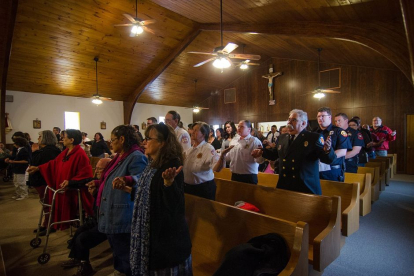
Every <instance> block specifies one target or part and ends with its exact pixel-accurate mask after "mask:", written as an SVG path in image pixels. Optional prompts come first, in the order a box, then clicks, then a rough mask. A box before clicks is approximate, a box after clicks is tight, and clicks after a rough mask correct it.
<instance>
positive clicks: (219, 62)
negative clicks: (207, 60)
mask: <svg viewBox="0 0 414 276" xmlns="http://www.w3.org/2000/svg"><path fill="white" fill-rule="evenodd" d="M213 66H214V67H216V68H219V69H223V68H229V67H230V66H231V63H230V61H229V60H228V59H227V58H225V57H221V58H217V59H216V60H215V61H214V62H213Z"/></svg>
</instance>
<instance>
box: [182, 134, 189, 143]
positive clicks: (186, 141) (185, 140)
mask: <svg viewBox="0 0 414 276" xmlns="http://www.w3.org/2000/svg"><path fill="white" fill-rule="evenodd" d="M188 142H189V141H188V137H186V136H184V137H183V138H181V143H183V144H188Z"/></svg>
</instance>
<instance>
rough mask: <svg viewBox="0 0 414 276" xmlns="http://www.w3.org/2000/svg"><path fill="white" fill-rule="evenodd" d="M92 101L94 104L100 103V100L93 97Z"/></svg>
mask: <svg viewBox="0 0 414 276" xmlns="http://www.w3.org/2000/svg"><path fill="white" fill-rule="evenodd" d="M92 103H93V104H96V105H100V104H102V100H100V99H97V98H95V99H93V100H92Z"/></svg>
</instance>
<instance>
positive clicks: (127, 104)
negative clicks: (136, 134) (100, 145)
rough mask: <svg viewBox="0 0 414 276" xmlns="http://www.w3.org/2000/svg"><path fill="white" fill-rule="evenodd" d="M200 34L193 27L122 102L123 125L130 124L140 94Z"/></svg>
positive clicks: (196, 28)
mask: <svg viewBox="0 0 414 276" xmlns="http://www.w3.org/2000/svg"><path fill="white" fill-rule="evenodd" d="M200 32H201V30H200V28H199V27H198V26H195V27H194V28H193V30H192V31H191V32H190V33H189V35H188V36H187V37H186V38H184V40H183V41H182V42H181V43H180V45H178V46H177V47H176V48H175V49H174V51H172V52H171V54H170V55H169V56H168V57H167V58H166V59H165V60H164V61H163V62H162V63H161V64H160V65H159V66H158V67H157V69H155V70H154V71H153V72H152V74H151V75H149V76H148V77H147V78H146V79H145V80H144V81H143V82H141V83H140V84H139V86H138V87H137V88H136V89H135V91H134V92H133V93H132V94H130V95H129V96H128V99H127V100H126V101H124V123H125V124H130V122H131V117H132V111H133V110H134V107H135V104H136V103H137V101H138V99H139V97H140V96H141V94H142V92H144V90H145V89H146V88H147V87H148V86H149V85H150V84H151V83H152V82H153V81H154V80H155V79H156V78H157V77H158V76H159V75H161V73H162V72H164V71H165V69H167V68H168V66H170V64H171V63H172V62H173V61H174V59H175V58H176V57H178V56H179V55H180V54H181V52H182V51H184V50H185V49H186V48H187V46H188V45H189V44H190V43H191V42H193V40H194V39H195V38H196V37H197V36H198V34H199V33H200Z"/></svg>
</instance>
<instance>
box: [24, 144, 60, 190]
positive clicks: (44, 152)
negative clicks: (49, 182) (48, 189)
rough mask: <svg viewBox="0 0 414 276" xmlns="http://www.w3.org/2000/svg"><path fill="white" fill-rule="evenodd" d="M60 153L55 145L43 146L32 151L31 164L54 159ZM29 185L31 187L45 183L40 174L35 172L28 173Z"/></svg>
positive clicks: (34, 164) (39, 163) (37, 164)
mask: <svg viewBox="0 0 414 276" xmlns="http://www.w3.org/2000/svg"><path fill="white" fill-rule="evenodd" d="M59 154H60V149H59V148H58V147H56V146H45V147H44V148H40V149H39V150H37V151H35V152H33V154H32V162H31V164H30V165H31V166H39V165H42V164H45V163H47V162H49V161H50V160H53V159H55V158H56V157H57V156H58V155H59ZM29 185H30V186H32V187H40V186H44V185H46V181H45V180H44V178H43V176H42V174H41V173H40V172H35V173H34V174H31V175H29Z"/></svg>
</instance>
